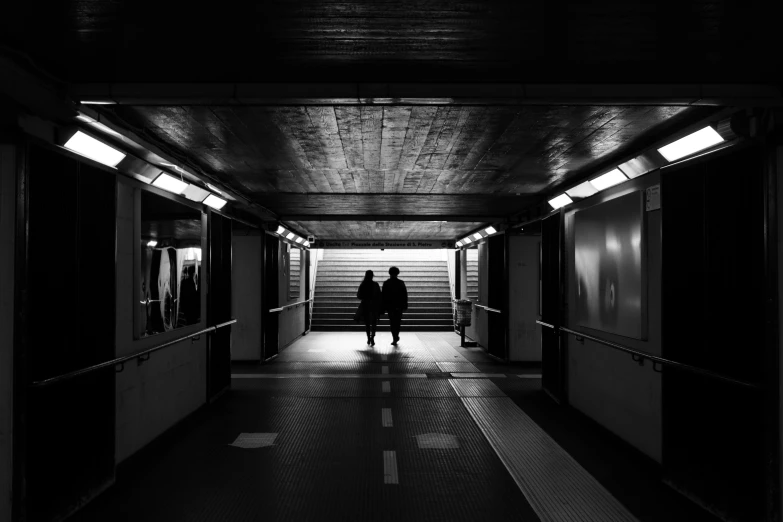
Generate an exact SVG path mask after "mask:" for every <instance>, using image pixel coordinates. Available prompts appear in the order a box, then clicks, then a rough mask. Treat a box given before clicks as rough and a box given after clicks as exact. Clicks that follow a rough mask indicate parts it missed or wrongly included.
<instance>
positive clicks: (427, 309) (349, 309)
mask: <svg viewBox="0 0 783 522" xmlns="http://www.w3.org/2000/svg"><path fill="white" fill-rule="evenodd" d="M347 304H348V303H343V304H342V306H329V305H325V304H320V305H316V306H313V313H340V314H352V313H354V312H355V311H356V308H357V307H358V306H359V304H358V303H357V304H353V305H350V306H346V305H347ZM408 312H410V313H416V314H451V313H452V308H451V306H450V305H448V304H447V305H445V306H411V305H410V304H408Z"/></svg>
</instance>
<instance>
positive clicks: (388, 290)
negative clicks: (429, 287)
mask: <svg viewBox="0 0 783 522" xmlns="http://www.w3.org/2000/svg"><path fill="white" fill-rule="evenodd" d="M399 273H400V269H399V268H397V267H396V266H393V267H391V268H390V269H389V275H390V276H391V277H389V279H387V280H386V281H384V283H383V291H382V296H383V309H384V310H385V311H386V312H388V314H389V324H390V326H391V333H392V339H393V340H392V344H393V345H395V346H397V343H398V342H399V340H400V323H402V312H403V311H405V310H407V309H408V289H407V288H405V283H404V282H403V281H402V280H401V279H397V276H398V275H399Z"/></svg>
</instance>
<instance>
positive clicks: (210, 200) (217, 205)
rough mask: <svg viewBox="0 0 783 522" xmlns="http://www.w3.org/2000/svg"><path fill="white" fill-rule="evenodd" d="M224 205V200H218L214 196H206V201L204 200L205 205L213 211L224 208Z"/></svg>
mask: <svg viewBox="0 0 783 522" xmlns="http://www.w3.org/2000/svg"><path fill="white" fill-rule="evenodd" d="M226 203H227V201H226V200H225V199H220V198H219V197H217V196H216V195H214V194H210V195H209V196H207V199H205V200H204V204H205V205H209V206H210V207H212V208H214V209H215V210H220V209H221V208H223V207H224V206H225V204H226Z"/></svg>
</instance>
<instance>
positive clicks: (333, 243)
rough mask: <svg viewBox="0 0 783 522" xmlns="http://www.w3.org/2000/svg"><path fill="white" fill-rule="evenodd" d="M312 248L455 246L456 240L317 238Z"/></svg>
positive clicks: (311, 245)
mask: <svg viewBox="0 0 783 522" xmlns="http://www.w3.org/2000/svg"><path fill="white" fill-rule="evenodd" d="M310 248H454V241H445V240H442V239H421V240H406V239H403V240H396V239H380V240H377V239H367V240H364V239H344V240H343V239H316V240H315V242H314V243H311V244H310Z"/></svg>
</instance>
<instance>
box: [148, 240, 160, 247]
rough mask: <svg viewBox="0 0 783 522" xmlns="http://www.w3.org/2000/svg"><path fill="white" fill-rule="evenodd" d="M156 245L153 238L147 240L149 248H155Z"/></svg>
mask: <svg viewBox="0 0 783 522" xmlns="http://www.w3.org/2000/svg"><path fill="white" fill-rule="evenodd" d="M157 245H158V242H157V241H155V240H154V239H151V240H149V241H147V246H148V247H150V248H155V247H156V246H157Z"/></svg>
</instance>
